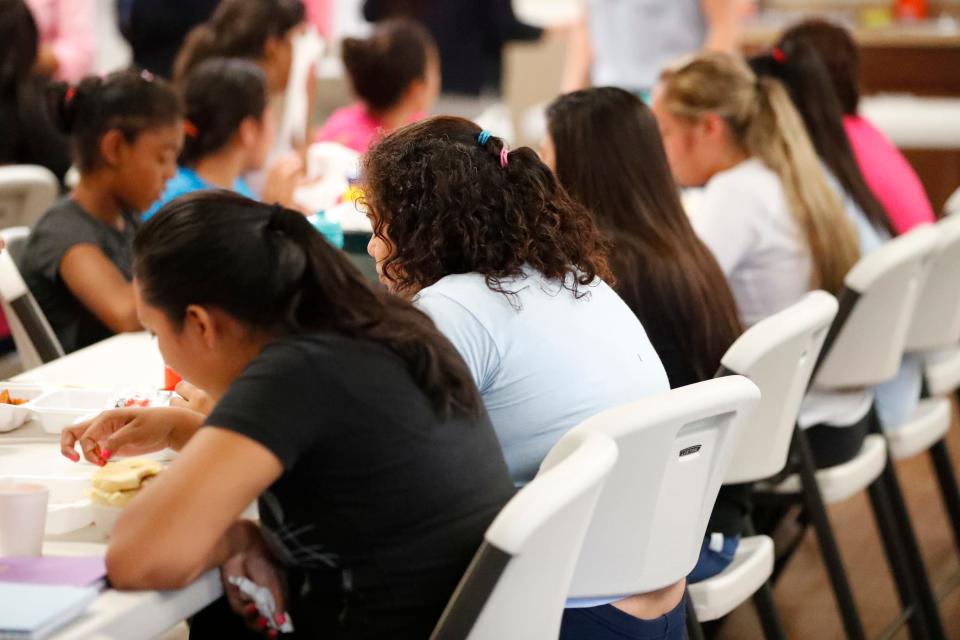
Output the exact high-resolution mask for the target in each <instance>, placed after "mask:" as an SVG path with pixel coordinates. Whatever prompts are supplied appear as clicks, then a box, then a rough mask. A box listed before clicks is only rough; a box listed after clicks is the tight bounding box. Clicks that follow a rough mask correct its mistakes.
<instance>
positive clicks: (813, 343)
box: [689, 291, 837, 640]
mask: <svg viewBox="0 0 960 640" xmlns="http://www.w3.org/2000/svg"><path fill="white" fill-rule="evenodd" d="M836 314H837V301H836V299H835V298H834V297H833V296H831V295H830V294H829V293H826V292H824V291H814V292H811V293H809V294H807V295H806V296H805V297H804V298H803V299H802V300H801V301H800V302H798V303H796V304H794V305H793V306H791V307H788V308H787V309H784V310H783V311H781V312H780V313H777V314H775V315H773V316H770V317H769V318H766V319H765V320H762V321H761V322H758V323H757V324H755V325H754V326H752V327H751V328H750V329H748V330H747V331H746V332H744V334H743V335H742V336H740V338H738V339H737V341H736V342H734V343H733V345H731V347H730V349H729V350H727V353H726V354H725V355H724V356H723V361H722V370H721V372H720V375H730V374H738V375H742V376H745V377H747V378H749V379H750V380H752V381H753V382H754V383H755V384H756V385H757V386H758V387H759V388H760V392H761V394H762V397H761V400H760V403H759V405H758V406H757V408H756V410H755V411H754V412H753V414H752V415H751V416H750V418H749V419H748V420H747V421H746V422H745V423H744V426H743V433H742V435H741V438H740V443H739V444H738V445H737V449H736V452H735V453H734V458H733V462H732V463H731V464H730V468H729V470H728V471H727V475H726V477H725V478H724V483H725V484H740V483H746V482H758V481H760V480H764V479H767V478H770V477H773V476H775V475H777V474H779V473H780V472H781V471H783V468H784V467H785V466H786V463H787V456H788V454H789V452H790V442H791V439H792V437H793V432H794V428H795V426H796V423H797V414H798V412H799V411H800V403H801V401H802V400H803V396H804V394H805V393H806V390H807V386H808V385H809V383H810V376H811V374H812V373H813V367H814V364H815V363H816V361H817V358H818V356H819V355H820V350H821V348H822V347H823V342H824V340H825V338H826V336H827V331H828V330H829V328H830V323H831V322H832V321H833V319H834V317H835V316H836ZM748 525H750V526H748V527H747V529H748V534H749V535H748V536H747V537H744V538H743V539H741V541H740V545H739V546H738V548H737V551H736V554H735V555H734V559H733V562H732V563H731V564H730V566H728V567H727V568H726V569H724V570H723V571H722V572H721V573H720V574H718V575H716V576H714V577H712V578H708V579H707V580H704V581H702V582H698V583H696V584H691V585H690V587H689V591H690V598H691V601H692V603H693V607H694V610H695V612H696V616H697V619H698V620H700V621H701V622H707V621H710V620H717V619H719V618H722V617H724V616H726V615H727V614H728V613H730V612H731V611H733V610H734V609H735V608H737V607H738V606H740V605H741V604H743V603H744V602H746V601H747V600H748V599H749V598H751V597H753V598H754V604H755V605H756V608H757V613H758V614H759V616H760V621H761V624H762V626H763V629H764V635H765V636H766V638H767V639H768V640H771V639H773V638H783V637H785V634H784V631H783V628H782V626H781V625H780V621H779V618H778V616H777V613H776V608H775V607H774V604H773V598H772V594H771V591H770V586H769V582H768V581H769V580H770V576H771V575H772V573H773V565H774V549H773V541H772V540H771V539H770V538H769V537H767V536H765V535H754V534H753V533H752V529H753V527H752V524H751V523H748Z"/></svg>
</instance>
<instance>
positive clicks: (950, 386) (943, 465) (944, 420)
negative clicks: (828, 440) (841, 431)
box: [887, 215, 960, 550]
mask: <svg viewBox="0 0 960 640" xmlns="http://www.w3.org/2000/svg"><path fill="white" fill-rule="evenodd" d="M934 228H935V229H936V231H937V234H938V238H937V251H936V254H935V255H934V257H933V259H932V261H931V266H930V273H929V274H928V275H927V279H926V282H925V284H924V286H923V289H922V291H921V293H920V296H919V299H918V302H917V306H916V311H915V312H914V315H913V322H912V323H911V325H910V332H909V334H908V335H907V345H906V350H907V351H909V352H911V353H915V354H917V355H918V356H919V357H922V358H923V360H924V386H923V398H922V399H921V400H920V405H919V406H918V408H917V411H916V413H915V414H914V416H913V418H912V419H911V420H910V421H909V422H908V423H907V424H905V425H902V426H901V427H900V428H898V429H897V430H896V431H895V432H891V433H888V434H887V442H888V444H889V446H890V453H891V455H892V456H893V458H894V459H895V460H901V459H904V458H909V457H912V456H913V455H915V454H918V453H922V452H924V451H929V453H930V459H931V462H932V463H933V467H934V470H935V472H936V476H937V481H938V484H939V486H940V494H941V496H942V497H943V502H944V506H945V507H946V511H947V515H948V517H949V519H950V524H951V526H952V529H953V536H954V541H955V543H956V546H957V549H958V550H960V490H958V486H957V477H956V473H955V472H954V469H953V463H952V462H951V459H950V454H949V452H948V451H947V444H946V434H947V432H948V431H949V430H950V423H951V420H952V413H953V412H952V407H951V403H950V400H949V396H950V395H954V396H956V397H957V398H958V399H960V285H958V280H957V274H960V215H952V216H948V217H946V218H943V219H942V220H940V221H939V222H938V223H937V224H936V225H935V227H934Z"/></svg>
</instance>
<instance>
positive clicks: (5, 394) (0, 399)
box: [0, 389, 27, 405]
mask: <svg viewBox="0 0 960 640" xmlns="http://www.w3.org/2000/svg"><path fill="white" fill-rule="evenodd" d="M26 401H27V400H26V398H14V397H13V396H11V395H10V390H9V389H4V390H3V391H0V404H14V405H21V404H23V403H24V402H26Z"/></svg>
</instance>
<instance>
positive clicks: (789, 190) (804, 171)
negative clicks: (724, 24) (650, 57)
mask: <svg viewBox="0 0 960 640" xmlns="http://www.w3.org/2000/svg"><path fill="white" fill-rule="evenodd" d="M661 80H662V83H663V86H662V89H661V95H662V99H663V101H664V104H665V106H666V107H667V109H669V110H670V112H671V113H673V114H674V115H676V116H677V117H680V118H685V119H689V120H696V119H699V118H700V117H702V116H703V115H705V114H707V113H715V114H717V115H719V116H721V117H722V118H723V119H724V120H725V121H726V123H727V125H728V126H729V128H730V131H731V134H732V136H733V138H734V140H735V142H736V143H737V144H738V145H739V146H740V147H741V148H742V149H743V151H745V152H746V153H747V154H749V155H750V156H753V157H756V158H759V159H760V160H761V161H762V162H763V163H764V164H765V165H766V166H767V167H768V168H769V169H770V170H771V171H773V172H774V173H776V174H777V175H778V176H779V178H780V182H781V184H782V186H783V191H784V194H785V196H786V198H787V204H788V205H789V207H790V212H791V213H792V214H793V217H794V220H795V221H796V223H797V226H798V227H799V228H800V230H801V232H802V233H803V236H804V239H805V240H806V244H807V247H808V248H809V250H810V256H811V260H812V262H813V273H812V276H811V282H810V286H811V288H822V289H825V290H827V291H830V292H833V293H837V292H839V291H840V290H841V289H842V288H843V279H844V277H845V276H846V274H847V272H848V271H849V270H850V268H851V267H852V266H853V265H854V263H856V261H857V259H858V258H859V242H858V239H857V231H856V228H855V227H854V225H853V223H852V222H851V221H850V219H849V218H848V217H847V215H846V214H845V213H844V211H843V205H842V203H841V201H840V199H839V198H838V196H837V195H836V194H835V193H834V191H833V190H832V189H831V188H830V184H829V183H828V182H827V177H826V173H825V170H824V168H823V166H822V165H821V164H820V160H819V159H818V157H817V153H816V151H815V150H814V148H813V144H812V143H811V142H810V138H809V137H808V136H807V132H806V129H805V128H804V124H803V120H802V119H801V118H800V114H799V113H797V110H796V108H794V106H793V103H792V101H791V100H790V95H789V94H788V93H787V91H786V89H784V87H783V85H781V84H780V82H779V81H777V80H774V79H773V78H762V79H759V80H758V79H757V77H756V76H755V75H754V74H753V72H752V71H751V70H750V68H749V67H748V66H747V65H746V63H744V62H743V61H742V60H740V59H739V58H735V57H733V56H731V55H729V54H723V53H702V54H698V55H696V56H694V57H689V58H685V59H683V60H681V61H679V62H678V63H676V64H675V65H674V66H672V67H670V68H668V69H667V70H666V71H664V73H663V74H662V76H661Z"/></svg>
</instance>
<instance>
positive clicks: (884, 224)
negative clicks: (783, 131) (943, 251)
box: [750, 40, 895, 235]
mask: <svg viewBox="0 0 960 640" xmlns="http://www.w3.org/2000/svg"><path fill="white" fill-rule="evenodd" d="M750 67H751V68H752V69H753V71H754V73H756V74H757V76H758V77H764V76H767V77H772V78H776V79H777V80H779V81H780V82H781V83H783V85H784V86H785V87H786V89H787V92H788V93H789V94H790V99H791V100H792V101H793V104H794V105H795V106H796V107H797V111H799V112H800V116H801V117H802V118H803V123H804V125H805V126H806V129H807V134H808V135H809V136H810V140H811V142H813V146H814V148H815V149H816V150H817V155H818V156H820V159H821V160H822V161H823V163H824V164H825V165H827V168H828V169H829V170H830V172H831V173H832V174H833V175H834V176H836V178H837V180H838V181H839V182H840V185H841V187H843V190H844V191H845V192H846V193H847V194H849V195H850V197H851V198H853V201H854V202H856V203H857V205H858V206H859V207H860V209H861V210H862V211H863V213H864V215H865V216H866V217H867V220H869V221H870V223H871V224H872V225H873V226H874V227H876V228H878V229H883V230H885V231H886V232H887V233H889V234H890V235H895V233H894V231H893V227H892V225H891V224H890V218H889V216H888V214H887V211H886V210H885V209H884V208H883V205H882V204H880V201H879V200H877V197H876V196H875V195H874V194H873V191H871V190H870V187H869V186H867V182H866V180H865V179H864V177H863V174H862V173H861V172H860V166H859V165H858V164H857V159H856V158H855V157H854V155H853V148H852V147H851V146H850V140H849V139H848V138H847V133H846V131H845V130H844V128H843V109H842V107H841V105H840V100H839V99H838V97H837V94H836V92H835V91H834V88H833V84H832V83H831V82H830V75H829V74H828V73H827V68H826V66H825V65H824V64H823V60H822V59H821V58H820V56H819V54H818V53H817V51H816V49H814V48H813V47H812V46H811V45H809V44H807V43H806V42H803V41H802V40H798V41H789V42H785V43H783V44H782V46H781V47H778V48H776V49H774V50H773V51H772V52H771V53H768V54H765V55H760V56H756V57H754V58H751V59H750Z"/></svg>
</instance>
